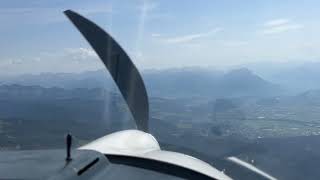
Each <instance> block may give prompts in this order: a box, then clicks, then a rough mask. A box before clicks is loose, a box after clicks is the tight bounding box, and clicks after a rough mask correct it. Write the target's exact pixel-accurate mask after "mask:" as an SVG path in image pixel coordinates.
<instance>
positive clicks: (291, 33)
mask: <svg viewBox="0 0 320 180" xmlns="http://www.w3.org/2000/svg"><path fill="white" fill-rule="evenodd" d="M0 3H1V4H0V23H1V26H0V33H1V41H0V71H1V74H3V73H10V74H11V73H16V72H18V71H19V72H23V73H28V72H34V73H38V72H78V71H84V70H94V69H97V68H101V67H102V65H101V63H100V62H99V61H98V60H97V58H96V56H95V53H94V52H93V51H92V50H91V49H90V47H89V46H88V45H87V43H86V41H85V40H84V39H83V38H82V37H81V36H80V34H79V33H78V32H77V31H76V29H75V28H74V27H73V26H72V25H71V24H70V23H69V21H68V20H67V19H66V18H65V17H64V15H63V14H62V11H63V10H66V9H73V10H76V11H78V12H79V13H81V14H83V15H85V16H87V17H89V18H90V19H92V20H93V21H95V22H96V23H97V24H99V25H100V26H102V27H103V28H105V29H106V30H107V31H109V32H110V33H111V34H112V35H113V36H114V37H115V38H116V39H117V40H118V42H119V43H120V44H121V45H122V46H123V47H124V48H125V49H126V50H127V51H128V52H129V55H130V56H131V57H132V58H133V59H134V62H135V63H136V65H137V66H138V67H139V68H170V67H184V66H205V67H207V66H210V67H224V66H230V65H236V64H242V63H252V62H265V61H267V62H268V61H273V62H296V61H317V60H319V57H320V36H319V35H318V32H320V24H319V22H320V21H319V19H320V11H319V7H320V1H318V0H304V1H301V0H281V1H280V0H251V1H249V0H248V1H245V0H241V1H240V0H233V1H232V0H199V1H194V0H184V1H180V0H176V1H174V0H161V1H160V0H126V1H125V0H118V1H116V0H114V1H110V0H87V1H84V0H28V1H25V0H2V1H1V2H0Z"/></svg>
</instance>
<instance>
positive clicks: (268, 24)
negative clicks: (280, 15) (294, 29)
mask: <svg viewBox="0 0 320 180" xmlns="http://www.w3.org/2000/svg"><path fill="white" fill-rule="evenodd" d="M289 22H290V20H289V19H273V20H270V21H267V22H265V23H264V26H265V27H273V26H281V25H285V24H288V23H289Z"/></svg>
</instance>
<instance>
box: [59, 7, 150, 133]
mask: <svg viewBox="0 0 320 180" xmlns="http://www.w3.org/2000/svg"><path fill="white" fill-rule="evenodd" d="M64 13H65V15H66V16H67V17H68V18H69V19H70V21H71V22H72V23H73V24H74V25H75V26H76V28H77V29H78V30H79V31H80V32H81V34H82V35H83V36H84V37H85V39H86V40H87V41H88V42H89V44H90V45H91V47H92V48H93V49H94V50H95V52H96V53H97V54H98V56H99V57H100V59H101V60H102V62H103V63H104V65H105V66H106V67H107V69H108V70H109V72H110V74H111V76H112V78H113V80H114V81H115V83H116V84H117V86H118V88H119V90H120V92H121V94H122V96H123V98H124V99H125V101H126V103H127V105H128V107H129V109H130V111H131V114H132V116H133V118H134V120H135V122H136V124H137V128H138V129H139V130H142V131H145V132H147V131H148V120H149V102H148V95H147V91H146V88H145V85H144V83H143V80H142V77H141V75H140V73H139V71H138V69H137V68H136V67H135V65H134V64H133V62H132V61H131V59H130V57H129V56H128V55H127V54H126V52H125V51H124V50H123V49H122V48H121V47H120V45H119V44H118V43H117V42H116V41H115V40H114V39H113V38H112V37H111V36H110V35H109V34H108V33H107V32H105V31H104V30H103V29H102V28H100V27H99V26H97V25H96V24H95V23H93V22H91V21H90V20H88V19H86V18H85V17H83V16H81V15H79V14H77V13H75V12H73V11H71V10H67V11H65V12H64Z"/></svg>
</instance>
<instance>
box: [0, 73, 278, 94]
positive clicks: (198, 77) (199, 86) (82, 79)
mask: <svg viewBox="0 0 320 180" xmlns="http://www.w3.org/2000/svg"><path fill="white" fill-rule="evenodd" d="M142 76H143V78H144V81H145V84H146V88H147V91H148V93H149V96H152V97H210V98H216V97H225V96H228V97H236V96H268V95H274V94H278V93H280V92H281V88H280V86H279V85H276V84H273V83H271V82H268V81H266V80H264V79H263V78H261V77H259V76H258V75H256V74H254V73H253V72H251V71H250V70H248V69H246V68H241V69H235V70H231V71H228V72H222V71H215V70H207V69H192V68H191V69H178V70H177V69H172V70H162V71H159V70H154V71H146V72H143V73H142ZM0 81H1V84H2V85H13V84H18V85H23V86H41V87H45V88H53V87H55V88H64V89H75V88H89V89H93V88H104V89H111V90H116V87H115V84H114V82H113V81H112V80H111V77H110V75H109V74H108V73H107V71H105V70H98V71H88V72H83V73H79V74H72V73H57V74H55V73H43V74H38V75H23V76H15V77H2V78H1V79H0Z"/></svg>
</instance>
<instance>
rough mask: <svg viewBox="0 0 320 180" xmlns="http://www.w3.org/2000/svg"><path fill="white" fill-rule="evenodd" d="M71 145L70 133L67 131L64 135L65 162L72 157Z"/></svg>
mask: <svg viewBox="0 0 320 180" xmlns="http://www.w3.org/2000/svg"><path fill="white" fill-rule="evenodd" d="M71 145H72V135H71V134H69V133H68V134H67V136H66V146H67V157H66V161H67V162H69V161H71V160H72V158H71Z"/></svg>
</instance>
